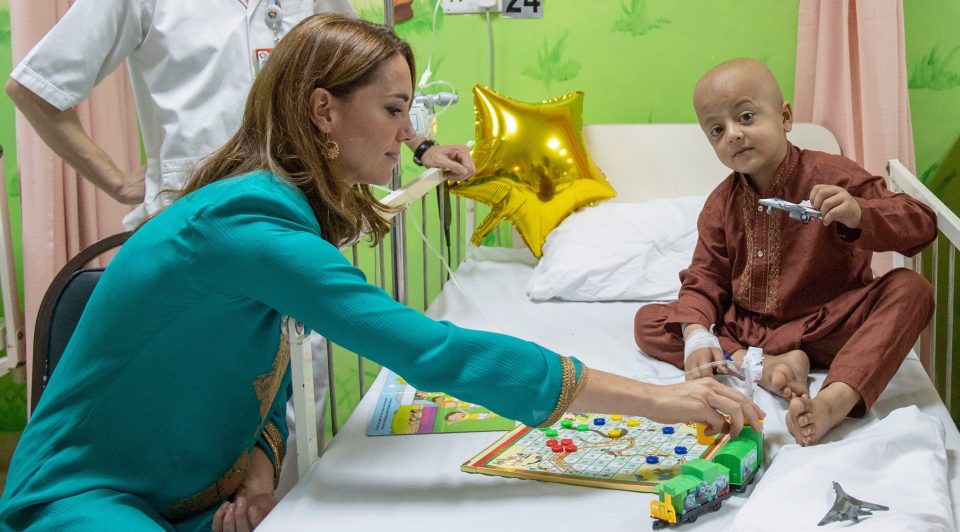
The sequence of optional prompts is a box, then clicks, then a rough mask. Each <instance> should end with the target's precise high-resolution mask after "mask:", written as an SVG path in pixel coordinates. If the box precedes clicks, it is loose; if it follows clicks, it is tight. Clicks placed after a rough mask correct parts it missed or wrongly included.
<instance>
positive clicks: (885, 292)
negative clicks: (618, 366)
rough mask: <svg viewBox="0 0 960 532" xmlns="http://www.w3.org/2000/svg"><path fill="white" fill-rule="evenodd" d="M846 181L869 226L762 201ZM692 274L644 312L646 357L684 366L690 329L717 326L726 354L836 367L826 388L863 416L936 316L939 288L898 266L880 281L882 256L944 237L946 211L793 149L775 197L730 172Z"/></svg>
mask: <svg viewBox="0 0 960 532" xmlns="http://www.w3.org/2000/svg"><path fill="white" fill-rule="evenodd" d="M817 184H829V185H837V186H840V187H842V188H844V189H846V190H847V191H848V192H849V193H850V194H851V195H852V196H853V197H854V198H856V200H857V203H859V205H860V209H861V212H862V221H861V228H860V229H850V228H848V227H845V226H843V225H842V224H839V223H834V224H832V225H830V226H824V225H823V223H822V222H820V221H819V220H813V221H811V222H810V223H809V224H803V223H801V222H799V221H796V220H791V219H789V217H788V215H787V213H786V212H784V211H780V210H774V211H773V213H772V214H767V212H766V208H765V207H763V206H761V205H760V204H759V203H758V200H759V199H760V198H770V197H778V198H782V199H785V200H787V201H791V202H794V203H799V202H801V201H802V200H804V199H807V198H809V195H810V191H811V189H812V188H813V186H814V185H817ZM697 227H698V230H699V234H700V238H699V241H698V242H697V248H696V250H695V251H694V254H693V260H692V262H691V264H690V267H689V268H688V269H686V270H684V271H682V272H681V273H680V281H681V283H682V288H681V289H680V297H679V300H678V301H677V302H674V303H670V304H667V305H647V306H645V307H642V308H641V309H640V310H639V311H638V312H637V317H636V327H635V333H636V339H637V344H638V345H639V346H640V348H641V349H643V351H644V352H646V353H648V354H650V355H652V356H654V357H656V358H659V359H661V360H665V361H668V362H670V363H672V364H674V365H676V366H677V367H682V366H683V339H682V335H681V331H680V326H681V324H682V323H699V324H701V325H704V326H705V327H710V326H711V325H716V329H715V332H716V333H717V335H718V336H719V338H720V345H721V347H722V348H723V350H724V351H727V352H730V353H732V352H734V351H736V350H738V349H742V348H745V347H747V346H751V345H753V346H758V347H762V348H763V349H764V352H765V353H767V354H782V353H785V352H787V351H790V350H793V349H803V350H804V351H805V352H806V353H807V354H808V355H809V356H810V359H811V362H812V363H813V364H814V365H815V366H816V365H818V366H822V367H829V368H830V373H829V374H828V376H827V380H826V381H825V382H824V387H825V386H827V385H828V384H830V383H832V382H834V381H838V380H839V381H842V382H845V383H847V384H849V385H850V386H852V387H853V388H854V389H856V390H857V391H858V392H860V394H861V395H862V396H863V398H864V403H865V404H864V405H861V407H864V408H861V407H858V408H857V409H856V410H857V411H856V412H855V414H862V413H863V412H864V411H865V409H868V408H869V407H870V405H872V404H873V402H874V400H876V397H877V396H878V395H879V394H880V392H881V391H883V389H884V387H886V385H887V382H889V380H890V378H892V377H893V373H895V372H896V370H897V368H898V367H899V366H900V362H902V360H903V358H904V357H905V356H906V354H907V352H909V349H910V346H911V345H912V344H913V342H914V341H915V340H916V337H917V335H919V333H920V331H921V330H922V329H923V327H924V326H925V325H926V323H927V321H929V318H930V314H931V313H932V312H933V294H932V289H931V287H930V285H929V283H928V282H927V281H926V280H925V279H924V278H923V277H922V276H920V275H919V274H916V273H914V272H911V271H908V270H902V269H901V270H894V271H892V272H890V273H888V274H887V275H885V276H883V277H881V278H879V279H874V278H873V274H872V272H871V269H870V262H871V258H872V256H873V252H875V251H897V252H899V253H902V254H904V255H908V256H909V255H913V254H915V253H917V252H918V251H920V250H921V249H923V248H924V247H925V246H926V245H927V244H928V243H930V242H931V241H932V240H933V238H934V237H935V236H936V215H935V214H934V212H933V211H932V210H931V209H930V208H929V207H927V206H926V205H923V204H922V203H920V202H919V201H917V200H915V199H913V198H911V197H910V196H908V195H906V194H895V193H893V192H891V191H889V190H888V189H887V187H886V183H885V181H884V179H883V178H882V177H878V176H871V175H870V174H869V173H867V172H866V170H864V169H863V168H861V167H860V166H858V165H857V164H856V163H854V162H853V161H850V160H849V159H846V158H844V157H840V156H836V155H830V154H826V153H822V152H817V151H810V150H799V149H797V148H795V147H793V146H790V147H789V149H788V150H787V156H786V157H785V158H784V161H783V163H782V164H781V165H780V168H779V169H778V171H777V176H776V178H775V180H774V182H773V184H771V185H770V187H769V189H768V190H765V191H764V192H763V194H762V195H761V194H758V193H757V191H756V190H755V189H754V188H753V186H752V185H751V184H750V183H749V182H748V181H747V179H746V178H745V177H744V176H743V175H741V174H738V173H733V174H731V175H730V176H729V177H728V178H727V179H726V180H724V181H723V182H722V183H721V184H720V185H719V186H718V187H717V188H716V189H715V190H714V191H713V192H712V193H711V194H710V196H709V197H708V198H707V201H706V204H705V205H704V207H703V211H702V212H701V214H700V219H699V221H698V224H697Z"/></svg>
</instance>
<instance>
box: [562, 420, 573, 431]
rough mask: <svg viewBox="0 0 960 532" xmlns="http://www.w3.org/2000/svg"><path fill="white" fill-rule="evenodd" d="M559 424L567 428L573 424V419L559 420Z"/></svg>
mask: <svg viewBox="0 0 960 532" xmlns="http://www.w3.org/2000/svg"><path fill="white" fill-rule="evenodd" d="M560 426H561V427H563V428H565V429H569V428H570V427H572V426H573V421H571V420H569V419H564V420H563V421H561V422H560Z"/></svg>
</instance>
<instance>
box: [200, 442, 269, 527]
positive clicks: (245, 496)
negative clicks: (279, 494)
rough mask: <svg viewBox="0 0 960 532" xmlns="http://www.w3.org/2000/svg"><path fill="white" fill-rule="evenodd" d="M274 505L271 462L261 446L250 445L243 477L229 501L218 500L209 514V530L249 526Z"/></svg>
mask: <svg viewBox="0 0 960 532" xmlns="http://www.w3.org/2000/svg"><path fill="white" fill-rule="evenodd" d="M276 505H277V499H276V497H274V495H273V464H272V463H271V462H270V459H269V458H267V455H266V453H264V452H263V449H261V448H260V447H254V448H253V452H252V454H251V457H250V469H249V472H248V475H247V478H246V480H244V481H243V484H241V485H240V489H238V490H237V492H236V493H235V494H234V495H233V501H232V502H230V501H227V502H225V503H223V504H221V505H220V508H219V509H217V513H215V514H214V515H213V527H212V528H213V532H248V531H250V530H253V529H254V528H256V527H257V526H258V525H259V524H260V522H261V521H263V519H264V518H265V517H267V514H268V513H270V511H271V510H273V507H274V506H276Z"/></svg>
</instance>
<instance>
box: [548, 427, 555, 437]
mask: <svg viewBox="0 0 960 532" xmlns="http://www.w3.org/2000/svg"><path fill="white" fill-rule="evenodd" d="M556 436H557V429H547V437H548V438H554V437H556Z"/></svg>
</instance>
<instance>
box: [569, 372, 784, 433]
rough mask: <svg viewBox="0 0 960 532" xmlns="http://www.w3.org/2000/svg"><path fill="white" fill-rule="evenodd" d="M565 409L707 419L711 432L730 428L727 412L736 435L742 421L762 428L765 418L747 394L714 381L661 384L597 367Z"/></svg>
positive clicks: (683, 420) (673, 419)
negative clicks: (631, 377) (762, 421)
mask: <svg viewBox="0 0 960 532" xmlns="http://www.w3.org/2000/svg"><path fill="white" fill-rule="evenodd" d="M567 410H568V411H569V412H607V413H618V414H626V415H630V416H643V417H645V418H649V419H652V420H653V421H656V422H658V423H688V422H695V423H703V424H705V425H706V426H707V433H708V434H716V433H718V432H727V431H726V430H725V429H726V428H727V427H728V425H727V421H726V420H725V419H724V417H723V416H724V415H727V416H730V422H729V432H730V434H731V435H733V436H737V435H738V434H740V430H741V429H742V428H743V424H744V422H747V423H749V424H750V426H751V427H753V428H754V429H755V430H761V427H762V426H763V425H761V424H760V420H761V419H763V417H764V416H766V414H765V413H764V412H763V410H760V407H759V406H757V405H755V404H754V403H753V401H751V400H750V399H748V398H747V396H745V395H743V394H742V393H740V392H738V391H737V390H734V389H733V388H730V387H727V386H724V385H723V384H720V383H719V382H717V381H716V380H714V379H697V380H693V381H687V382H683V383H680V384H666V385H659V384H650V383H646V382H640V381H637V380H634V379H630V378H628V377H623V376H621V375H616V374H613V373H607V372H605V371H600V370H597V369H590V377H589V379H588V380H587V384H586V386H584V388H583V390H581V391H580V393H578V394H577V396H576V397H575V398H574V400H573V402H572V403H571V404H570V407H569V408H568V409H567Z"/></svg>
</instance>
